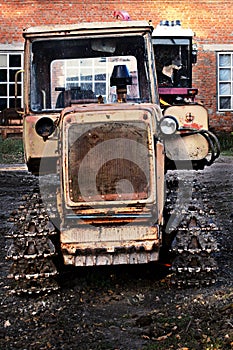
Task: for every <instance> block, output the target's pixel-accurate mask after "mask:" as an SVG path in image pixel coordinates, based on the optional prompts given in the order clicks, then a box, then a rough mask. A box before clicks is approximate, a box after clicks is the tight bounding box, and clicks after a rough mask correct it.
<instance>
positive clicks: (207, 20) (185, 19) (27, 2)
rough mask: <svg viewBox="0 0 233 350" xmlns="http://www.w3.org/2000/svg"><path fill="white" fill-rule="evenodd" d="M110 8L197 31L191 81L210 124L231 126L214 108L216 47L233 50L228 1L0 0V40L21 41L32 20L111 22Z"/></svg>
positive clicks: (232, 11)
mask: <svg viewBox="0 0 233 350" xmlns="http://www.w3.org/2000/svg"><path fill="white" fill-rule="evenodd" d="M114 10H125V11H127V12H128V13H129V14H130V16H131V19H132V20H142V19H143V20H149V19H151V20H152V22H153V24H154V25H155V26H156V25H157V24H158V23H159V21H160V20H161V19H167V20H174V19H179V20H181V23H182V26H183V27H185V28H191V29H192V30H193V31H194V32H195V33H196V42H197V44H198V50H199V54H198V62H197V64H196V66H195V67H194V79H193V85H195V87H197V88H198V89H199V99H200V100H202V101H203V102H204V104H205V106H206V107H207V108H208V111H209V115H210V126H211V127H212V128H214V129H215V130H224V131H227V132H230V131H233V112H232V113H230V112H227V113H219V112H217V111H216V95H217V91H216V51H217V50H221V51H223V50H226V51H233V26H232V23H233V3H232V0H219V1H217V0H194V1H191V2H190V1H186V0H179V1H173V0H167V1H166V0H161V1H160V0H153V1H152V0H141V1H134V0H133V1H131V0H130V1H124V0H123V1H111V0H110V1H107V0H106V1H94V0H86V1H85V2H84V1H83V0H73V1H66V0H55V1H52V0H51V1H46V0H35V1H33V0H24V1H21V0H2V1H1V3H0V21H1V31H0V44H7V45H10V44H17V43H19V42H22V41H23V40H22V35H21V33H22V30H23V28H25V27H28V26H31V25H42V24H65V23H77V22H85V21H112V20H114V19H113V11H114Z"/></svg>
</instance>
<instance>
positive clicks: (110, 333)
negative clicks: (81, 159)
mask: <svg viewBox="0 0 233 350" xmlns="http://www.w3.org/2000/svg"><path fill="white" fill-rule="evenodd" d="M1 169H2V170H1V172H0V219H1V224H0V247H1V256H0V292H1V295H0V297H1V300H0V305H1V306H0V349H4V350H5V349H11V350H14V349H20V350H24V349H27V350H28V349H33V350H39V349H40V350H43V349H44V350H45V349H56V350H58V349H67V350H68V349H69V350H76V349H77V350H91V349H107V350H123V349H124V350H149V349H161V350H168V349H176V350H178V349H183V350H185V349H186V350H187V349H189V350H195V349H198V350H199V349H200V350H202V349H205V350H209V349H222V350H226V349H233V254H232V247H233V232H232V221H233V200H232V199H233V157H223V156H222V157H220V159H218V160H217V162H216V163H215V164H214V165H213V166H212V167H210V168H206V169H205V170H204V171H198V172H197V173H196V175H195V176H196V178H197V181H198V182H199V183H200V184H202V186H203V188H204V191H205V192H206V193H208V203H207V204H208V205H209V207H210V208H211V210H212V208H213V209H214V211H215V216H214V221H215V223H216V224H217V225H218V227H219V230H218V231H216V232H215V233H214V235H215V238H216V239H217V241H218V244H219V248H220V251H219V252H217V253H216V254H215V258H216V260H217V263H218V266H219V270H218V274H217V282H216V283H215V284H214V285H213V286H210V287H205V288H204V287H201V288H186V289H176V288H174V287H172V286H170V284H169V274H170V271H169V270H168V269H167V268H166V267H164V266H163V265H161V264H155V265H152V266H151V265H147V266H143V265H142V266H124V267H108V268H85V269H84V268H83V269H81V270H80V269H76V270H75V271H73V270H71V271H67V272H66V273H63V275H62V276H61V277H60V283H61V289H60V290H59V291H58V292H55V293H53V294H44V295H39V296H34V297H32V296H25V295H24V296H17V295H12V294H11V293H10V282H9V280H8V279H7V273H8V271H9V267H10V262H9V261H6V260H5V254H6V246H7V240H6V238H5V234H6V233H7V232H8V230H9V228H10V225H11V224H10V222H9V221H8V218H9V216H10V212H11V211H12V210H13V209H14V208H16V207H18V206H19V205H20V203H21V198H22V195H23V194H25V193H26V192H27V191H28V190H29V189H30V188H32V186H33V182H34V179H33V176H31V175H30V174H29V173H28V172H27V171H26V170H24V168H23V169H22V168H21V167H20V168H17V167H14V168H13V169H11V170H10V169H9V168H8V167H5V169H3V168H1Z"/></svg>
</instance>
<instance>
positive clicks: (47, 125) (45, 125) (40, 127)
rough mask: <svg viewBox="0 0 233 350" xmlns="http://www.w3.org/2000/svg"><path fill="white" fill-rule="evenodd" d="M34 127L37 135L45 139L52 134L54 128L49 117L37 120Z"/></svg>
mask: <svg viewBox="0 0 233 350" xmlns="http://www.w3.org/2000/svg"><path fill="white" fill-rule="evenodd" d="M35 129H36V132H37V134H38V135H39V136H41V137H42V138H43V139H44V140H47V138H48V137H49V136H50V135H52V133H53V132H54V130H55V126H54V122H53V120H52V119H51V118H48V117H42V118H40V119H39V120H38V121H37V123H36V126H35Z"/></svg>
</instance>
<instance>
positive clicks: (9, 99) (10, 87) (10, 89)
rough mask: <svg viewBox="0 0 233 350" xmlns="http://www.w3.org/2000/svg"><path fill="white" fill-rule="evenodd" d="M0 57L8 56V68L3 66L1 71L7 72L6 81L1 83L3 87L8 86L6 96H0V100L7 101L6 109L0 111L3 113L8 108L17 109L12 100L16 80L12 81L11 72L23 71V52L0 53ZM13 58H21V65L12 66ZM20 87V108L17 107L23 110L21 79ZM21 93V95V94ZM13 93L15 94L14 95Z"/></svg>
mask: <svg viewBox="0 0 233 350" xmlns="http://www.w3.org/2000/svg"><path fill="white" fill-rule="evenodd" d="M0 56H6V66H4V65H3V66H1V65H0V69H1V70H4V69H5V70H6V81H0V84H1V85H6V94H5V95H4V94H3V95H2V96H0V99H6V106H5V108H1V107H0V110H1V111H3V110H4V109H6V108H12V107H15V103H14V106H12V100H14V98H15V80H14V81H12V76H11V71H12V70H15V73H16V72H17V71H19V70H21V69H23V51H22V50H17V51H0ZM11 56H20V57H21V65H20V66H17V65H10V58H11ZM17 84H18V87H19V86H20V88H21V89H19V88H18V89H17V91H18V94H17V100H20V106H17V107H19V108H22V106H23V78H21V81H18V82H17ZM19 91H20V93H19ZM12 92H14V93H13V94H12Z"/></svg>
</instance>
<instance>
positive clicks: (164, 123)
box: [159, 116, 179, 135]
mask: <svg viewBox="0 0 233 350" xmlns="http://www.w3.org/2000/svg"><path fill="white" fill-rule="evenodd" d="M159 126H160V131H161V133H162V134H164V135H173V134H174V133H175V132H176V131H177V129H178V126H179V125H178V122H177V120H176V118H175V117H172V116H166V117H164V118H162V119H161V121H160V124H159Z"/></svg>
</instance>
